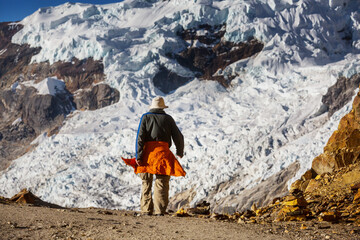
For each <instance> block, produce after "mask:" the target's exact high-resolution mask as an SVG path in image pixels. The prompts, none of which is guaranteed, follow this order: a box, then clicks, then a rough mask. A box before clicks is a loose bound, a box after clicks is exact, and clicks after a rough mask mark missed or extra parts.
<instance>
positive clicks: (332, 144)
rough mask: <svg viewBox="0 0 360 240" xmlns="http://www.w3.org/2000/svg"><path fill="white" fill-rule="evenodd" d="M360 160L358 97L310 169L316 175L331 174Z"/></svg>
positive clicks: (359, 97) (359, 109)
mask: <svg viewBox="0 0 360 240" xmlns="http://www.w3.org/2000/svg"><path fill="white" fill-rule="evenodd" d="M359 160H360V96H359V94H358V95H357V96H356V97H355V99H354V102H353V109H352V110H351V112H350V113H348V114H347V115H345V116H344V117H343V118H342V119H341V120H340V123H339V127H338V130H336V131H335V132H334V133H333V134H332V136H331V137H330V139H329V141H328V143H327V144H326V146H325V148H324V153H323V154H321V155H320V156H318V157H316V158H315V159H314V160H313V163H312V169H313V170H314V171H315V172H316V173H317V174H322V173H326V172H332V171H333V170H335V169H339V168H342V167H346V166H348V165H350V164H352V163H356V162H359Z"/></svg>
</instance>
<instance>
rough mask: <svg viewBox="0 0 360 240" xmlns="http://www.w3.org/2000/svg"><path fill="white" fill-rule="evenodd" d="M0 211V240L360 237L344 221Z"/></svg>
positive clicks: (22, 207)
mask: <svg viewBox="0 0 360 240" xmlns="http://www.w3.org/2000/svg"><path fill="white" fill-rule="evenodd" d="M0 212H1V218H0V239H263V240H266V239H277V240H278V239H360V226H356V225H354V224H344V223H338V224H334V223H327V222H322V223H320V222H317V221H306V222H272V223H263V224H259V223H238V222H234V221H231V220H229V219H220V218H216V217H213V216H212V215H197V216H187V217H178V216H176V214H169V215H165V216H162V217H158V216H139V215H138V214H137V213H136V212H130V211H117V210H104V209H94V208H86V209H67V208H51V207H45V206H35V205H30V204H17V203H9V202H5V201H2V202H1V204H0ZM174 215H175V216H174Z"/></svg>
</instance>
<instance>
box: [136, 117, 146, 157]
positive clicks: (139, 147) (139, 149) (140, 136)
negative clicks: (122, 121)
mask: <svg viewBox="0 0 360 240" xmlns="http://www.w3.org/2000/svg"><path fill="white" fill-rule="evenodd" d="M144 117H145V114H144V115H142V116H141V119H140V123H139V128H138V132H137V135H136V160H138V161H142V156H143V153H144V146H145V139H146V123H145V122H146V121H145V119H144Z"/></svg>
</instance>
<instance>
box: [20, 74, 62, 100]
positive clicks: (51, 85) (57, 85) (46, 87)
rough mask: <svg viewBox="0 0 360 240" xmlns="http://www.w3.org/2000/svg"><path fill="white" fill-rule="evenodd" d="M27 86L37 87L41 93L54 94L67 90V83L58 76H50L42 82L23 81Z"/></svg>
mask: <svg viewBox="0 0 360 240" xmlns="http://www.w3.org/2000/svg"><path fill="white" fill-rule="evenodd" d="M22 84H24V85H25V86H27V87H34V88H36V90H37V92H38V94H39V95H52V96H56V94H60V93H64V92H65V83H64V81H63V80H59V79H57V78H56V77H48V78H45V79H44V80H42V81H41V82H38V83H34V81H28V82H23V83H22Z"/></svg>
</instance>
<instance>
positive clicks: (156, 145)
mask: <svg viewBox="0 0 360 240" xmlns="http://www.w3.org/2000/svg"><path fill="white" fill-rule="evenodd" d="M143 158H144V159H143V164H144V166H138V165H137V164H136V160H135V158H130V159H125V158H122V160H124V162H125V163H126V164H127V165H129V166H132V167H133V168H134V172H135V173H136V174H138V173H151V174H160V175H168V176H175V177H180V176H183V177H184V176H185V174H186V172H185V171H184V169H183V168H182V166H181V165H180V163H179V161H178V160H177V159H176V157H175V156H174V154H173V153H172V152H171V151H170V149H169V144H168V143H167V142H160V141H153V142H147V143H145V149H144V157H143Z"/></svg>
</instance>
